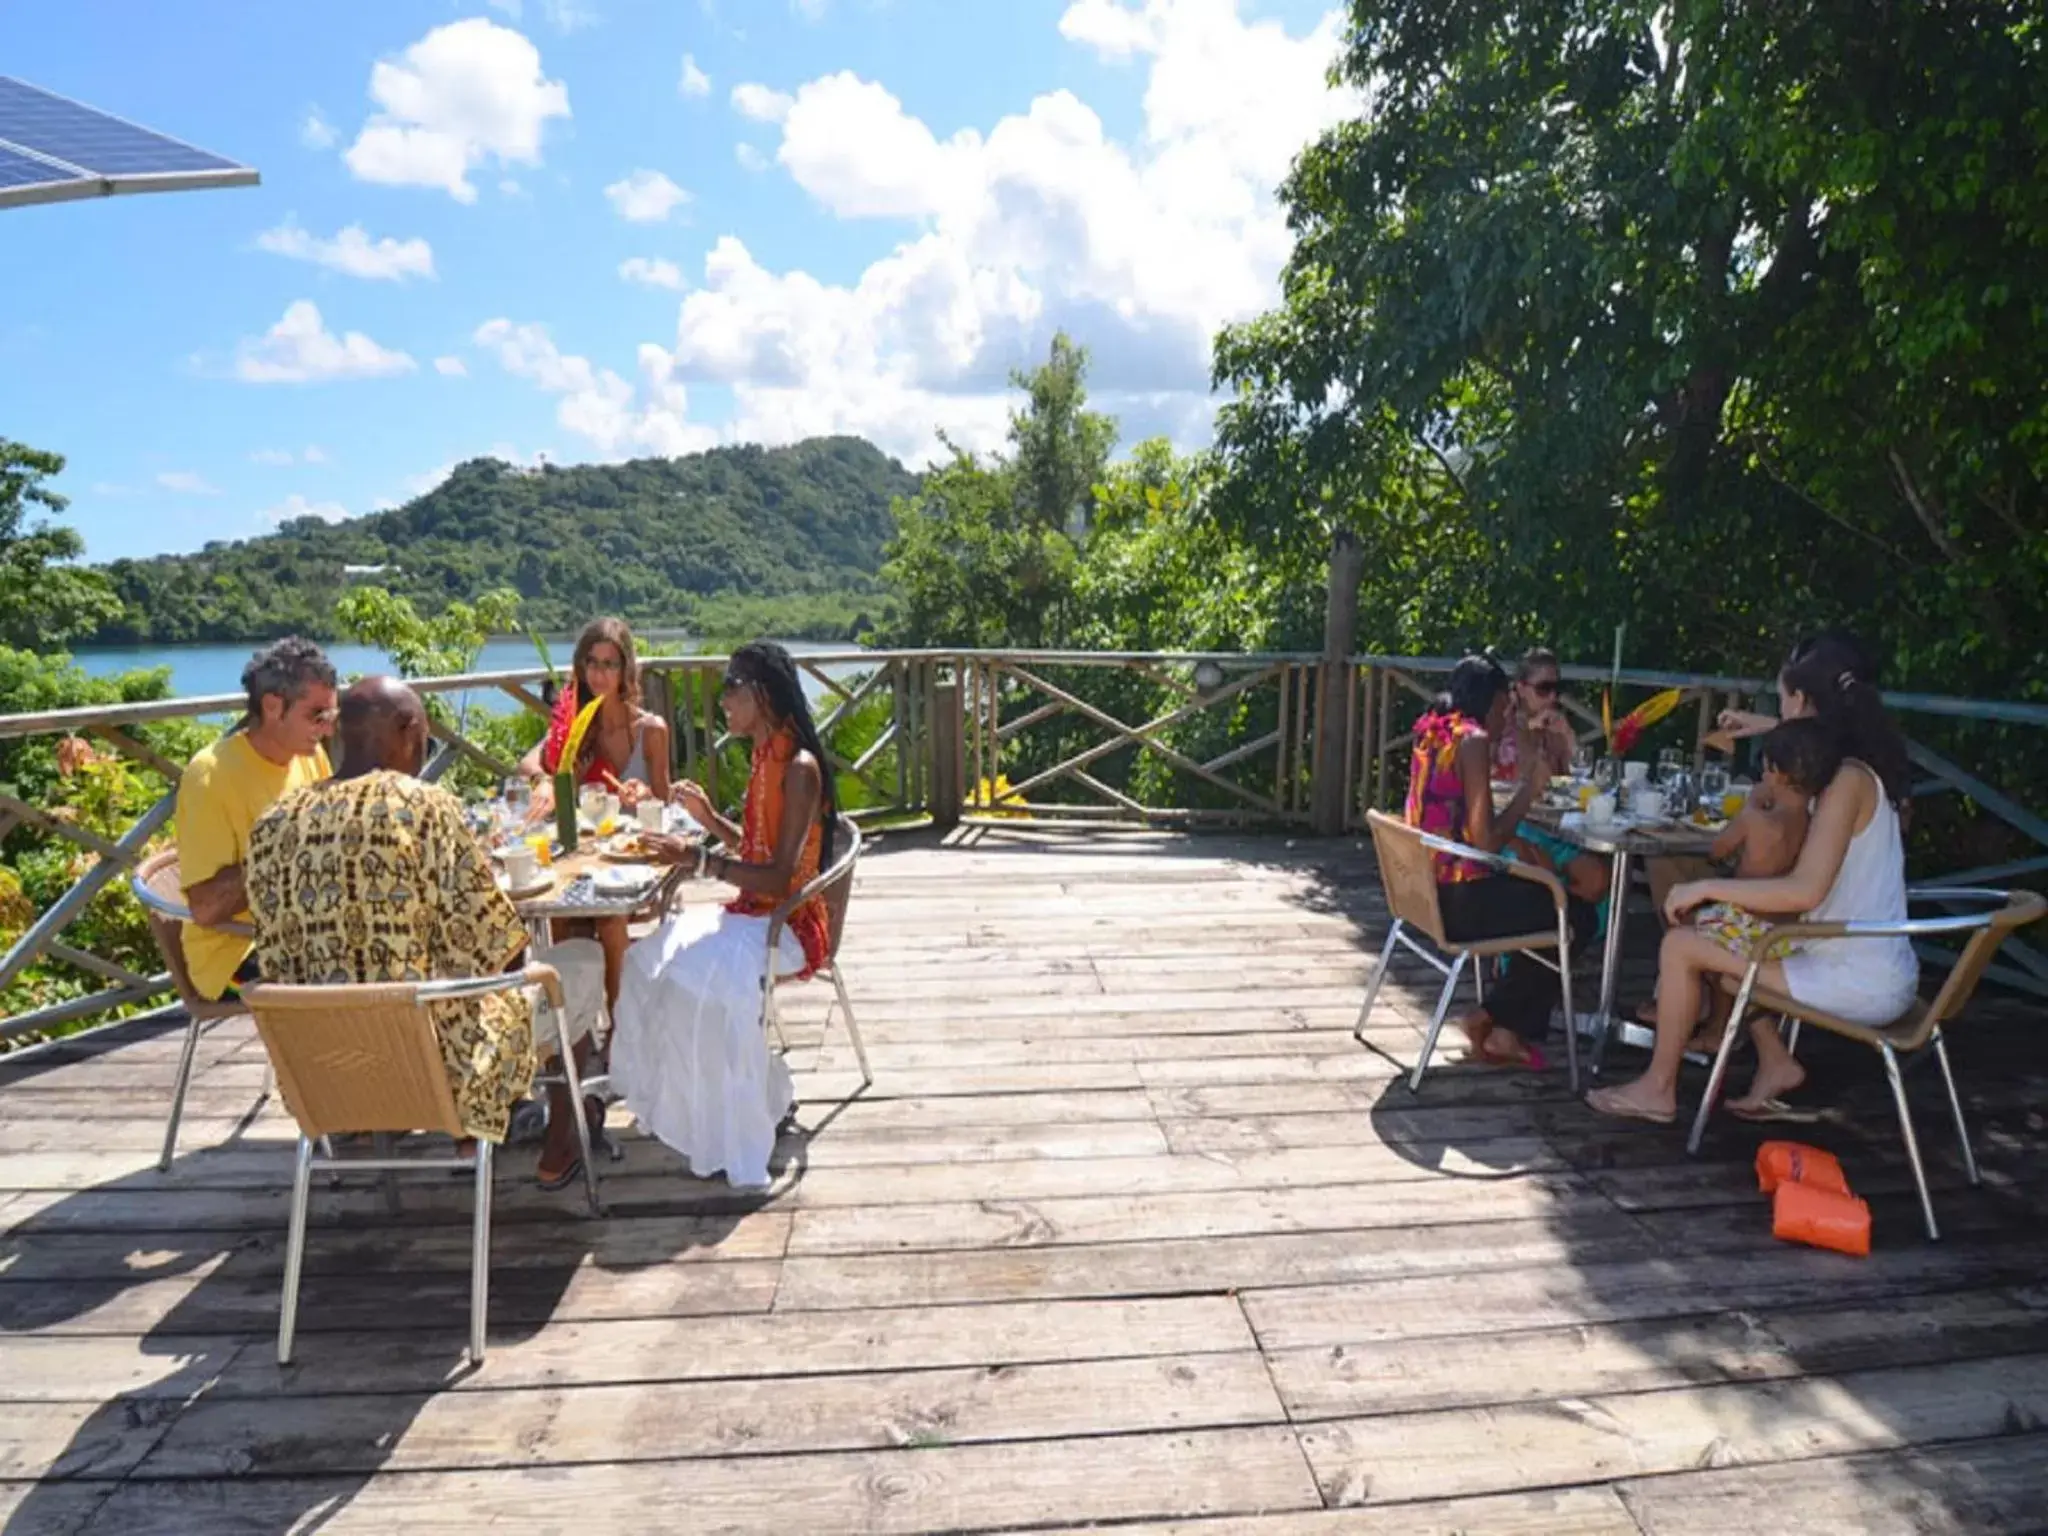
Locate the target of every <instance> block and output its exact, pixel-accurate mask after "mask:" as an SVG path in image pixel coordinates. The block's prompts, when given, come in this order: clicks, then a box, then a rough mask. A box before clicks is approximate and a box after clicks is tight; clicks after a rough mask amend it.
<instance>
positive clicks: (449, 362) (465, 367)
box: [434, 357, 469, 379]
mask: <svg viewBox="0 0 2048 1536" xmlns="http://www.w3.org/2000/svg"><path fill="white" fill-rule="evenodd" d="M434 372H436V373H438V374H440V375H441V377H442V378H444V379H466V378H468V377H469V364H467V363H465V362H464V361H463V360H462V359H461V358H459V357H437V358H435V359H434Z"/></svg>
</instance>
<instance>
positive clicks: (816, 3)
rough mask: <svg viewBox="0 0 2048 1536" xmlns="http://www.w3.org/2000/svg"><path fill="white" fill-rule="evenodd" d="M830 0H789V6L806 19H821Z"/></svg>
mask: <svg viewBox="0 0 2048 1536" xmlns="http://www.w3.org/2000/svg"><path fill="white" fill-rule="evenodd" d="M831 5H832V0H789V8H790V9H791V10H792V11H795V12H796V13H797V15H799V16H801V17H803V18H804V20H806V21H822V20H823V19H824V16H825V12H826V11H827V10H829V9H830V8H831Z"/></svg>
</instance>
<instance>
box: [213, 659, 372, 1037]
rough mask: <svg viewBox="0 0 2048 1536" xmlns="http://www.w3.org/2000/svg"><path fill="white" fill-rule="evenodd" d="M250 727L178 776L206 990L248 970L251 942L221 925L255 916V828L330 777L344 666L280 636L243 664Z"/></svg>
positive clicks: (221, 987) (222, 988)
mask: <svg viewBox="0 0 2048 1536" xmlns="http://www.w3.org/2000/svg"><path fill="white" fill-rule="evenodd" d="M242 690H243V692H244V693H245V694H246V695H247V698H248V706H247V708H248V712H247V714H246V715H245V716H244V717H243V720H242V728H241V729H240V730H238V731H236V732H235V733H234V734H233V735H231V736H227V737H224V738H223V739H221V740H220V741H217V742H215V743H214V744H213V745H212V746H210V747H206V748H204V749H203V750H201V751H200V753H199V754H198V755H197V756H196V757H194V758H193V759H192V761H191V762H190V763H189V764H188V765H186V768H185V776H184V777H183V778H182V779H180V780H179V781H178V878H179V882H180V883H181V884H182V885H183V886H184V888H185V902H186V905H187V906H189V907H190V908H191V911H192V921H191V922H189V923H187V924H186V925H185V935H184V937H185V966H186V969H187V970H189V971H190V972H191V975H192V985H193V987H194V988H196V989H197V990H198V992H199V995H200V996H202V997H211V998H217V997H220V996H221V995H222V994H224V993H225V992H226V991H227V990H228V988H229V987H230V986H232V985H233V984H234V983H235V982H236V981H237V980H244V979H247V978H246V977H243V976H240V975H239V974H238V973H239V972H241V970H242V968H243V965H244V962H246V961H247V960H248V959H249V956H250V941H249V940H248V939H247V938H244V937H242V936H240V935H238V934H233V933H224V932H222V931H221V930H220V928H219V927H217V926H215V925H217V924H220V923H226V922H239V923H247V922H248V921H249V899H248V891H247V885H246V881H245V880H244V877H243V862H244V860H245V859H246V858H247V856H248V851H249V830H250V828H252V827H253V826H255V825H256V819H257V818H258V817H259V816H261V815H262V814H263V813H264V812H265V811H267V810H269V809H270V807H271V806H273V805H274V804H276V803H277V801H278V800H279V799H281V798H282V797H283V796H284V795H286V794H287V793H289V792H290V791H292V790H294V789H298V788H299V787H300V786H302V785H306V784H315V783H318V782H319V781H320V780H322V779H324V778H326V777H327V775H328V771H329V770H328V766H327V752H326V750H325V748H323V747H322V746H321V743H322V742H324V741H325V740H326V739H327V738H328V737H329V736H330V735H332V734H333V731H334V720H335V711H336V696H335V675H334V667H333V665H332V664H331V663H330V662H329V661H328V660H327V657H326V655H325V654H324V653H323V652H322V651H321V649H320V647H319V646H317V645H315V644H313V642H312V641H310V640H300V639H296V638H293V639H289V640H279V641H278V642H276V643H275V644H274V645H269V646H266V647H264V649H262V650H260V651H258V652H257V653H256V654H255V656H253V657H251V658H250V661H249V665H248V666H246V667H244V668H243V669H242Z"/></svg>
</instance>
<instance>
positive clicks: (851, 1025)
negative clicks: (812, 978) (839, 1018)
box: [832, 960, 875, 1088]
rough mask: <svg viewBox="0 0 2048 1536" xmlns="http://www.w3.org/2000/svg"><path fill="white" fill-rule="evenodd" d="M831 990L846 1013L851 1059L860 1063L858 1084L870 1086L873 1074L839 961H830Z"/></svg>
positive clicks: (840, 1009)
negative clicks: (840, 971) (840, 972)
mask: <svg viewBox="0 0 2048 1536" xmlns="http://www.w3.org/2000/svg"><path fill="white" fill-rule="evenodd" d="M832 990H833V991H834V992H835V993H836V994H838V997H839V1011H840V1012H841V1013H843V1014H845V1015H846V1038H847V1039H849V1040H851V1041H852V1042H853V1059H854V1060H855V1061H857V1062H859V1063H860V1085H861V1087H863V1088H866V1087H870V1086H872V1085H873V1083H874V1081H875V1074H874V1073H873V1072H871V1071H869V1070H868V1048H867V1046H865V1045H864V1044H862V1043H861V1038H860V1025H859V1024H858V1023H857V1022H856V1021H855V1020H854V1017H853V999H852V998H850V997H848V996H847V995H846V978H845V977H843V976H841V975H840V974H839V962H838V961H837V960H834V961H833V962H832Z"/></svg>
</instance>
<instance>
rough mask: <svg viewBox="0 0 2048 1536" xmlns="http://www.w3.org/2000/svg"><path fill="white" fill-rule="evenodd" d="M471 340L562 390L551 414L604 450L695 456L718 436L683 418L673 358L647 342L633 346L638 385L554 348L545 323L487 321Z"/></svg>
mask: <svg viewBox="0 0 2048 1536" xmlns="http://www.w3.org/2000/svg"><path fill="white" fill-rule="evenodd" d="M475 340H476V344H477V345H478V346H479V347H483V348H485V349H486V350H488V351H490V352H491V353H493V354H495V356H496V357H497V360H498V365H499V366H500V367H502V368H503V369H504V370H505V371H506V372H507V373H509V374H511V375H513V376H514V377H515V378H522V379H527V380H530V381H531V382H532V383H534V384H536V385H538V386H539V387H540V388H541V389H543V390H545V391H547V392H548V393H549V394H553V395H560V396H561V397H562V399H561V403H560V404H559V405H557V406H556V407H555V419H556V420H557V421H559V422H560V423H561V424H562V425H563V426H564V427H565V428H567V429H568V430H569V431H571V432H574V433H575V434H576V435H577V436H579V437H581V438H584V439H586V440H587V441H589V442H591V443H593V444H595V445H596V446H597V448H598V449H599V450H600V451H602V452H604V453H608V454H614V455H625V454H630V453H633V452H635V451H638V452H642V453H652V454H659V455H663V456H665V457H673V456H675V455H677V454H684V453H696V452H699V451H701V450H703V449H705V448H709V447H711V446H712V445H713V444H715V443H716V442H717V441H718V440H719V436H718V433H717V432H715V431H714V430H712V429H711V428H710V427H707V426H703V425H701V424H695V423H692V422H691V421H690V420H689V397H688V395H687V394H686V393H685V391H684V389H683V386H682V384H681V383H680V382H679V381H677V380H676V379H675V377H674V371H675V360H674V358H673V357H671V356H670V354H669V353H668V352H666V351H664V350H663V349H662V348H660V347H658V346H656V345H654V344H653V343H652V342H643V343H642V344H641V346H640V351H639V363H640V383H639V386H638V388H635V386H634V385H632V384H629V383H627V382H626V381H625V380H624V379H622V378H620V377H619V375H618V374H616V373H614V372H612V371H611V370H610V369H609V368H596V367H593V366H592V364H591V362H590V360H589V359H588V358H584V357H574V356H570V355H568V354H566V353H564V352H562V351H560V350H559V349H557V348H556V346H555V344H554V341H553V340H552V338H550V337H549V335H548V332H547V327H546V326H543V325H534V324H515V323H514V322H512V321H510V320H504V319H499V320H487V321H485V322H484V324H482V325H481V326H479V327H477V332H476V337H475Z"/></svg>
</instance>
